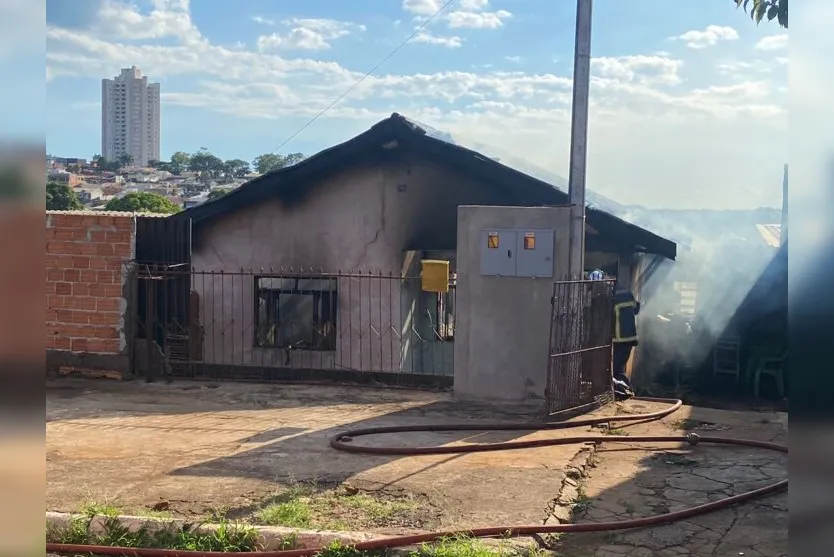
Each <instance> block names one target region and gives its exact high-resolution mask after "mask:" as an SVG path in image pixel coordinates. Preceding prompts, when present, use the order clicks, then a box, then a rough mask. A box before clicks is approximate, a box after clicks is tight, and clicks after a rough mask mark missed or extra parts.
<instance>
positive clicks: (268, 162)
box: [252, 153, 304, 174]
mask: <svg viewBox="0 0 834 557" xmlns="http://www.w3.org/2000/svg"><path fill="white" fill-rule="evenodd" d="M303 160H304V155H302V154H301V153H290V154H289V155H279V154H278V153H264V154H263V155H259V156H258V157H257V158H256V159H255V160H254V161H252V166H254V167H255V170H257V171H258V172H259V173H260V174H265V173H267V172H271V171H273V170H278V169H279V168H284V167H287V166H292V165H294V164H296V163H298V162H301V161H303Z"/></svg>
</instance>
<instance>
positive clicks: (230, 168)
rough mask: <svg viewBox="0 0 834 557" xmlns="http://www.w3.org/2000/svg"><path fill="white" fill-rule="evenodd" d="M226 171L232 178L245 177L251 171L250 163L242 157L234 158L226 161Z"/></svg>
mask: <svg viewBox="0 0 834 557" xmlns="http://www.w3.org/2000/svg"><path fill="white" fill-rule="evenodd" d="M225 171H226V173H227V175H228V176H229V177H230V178H243V177H244V176H246V175H247V174H249V172H250V169H249V163H248V162H246V161H244V160H240V159H232V160H230V161H226V169H225Z"/></svg>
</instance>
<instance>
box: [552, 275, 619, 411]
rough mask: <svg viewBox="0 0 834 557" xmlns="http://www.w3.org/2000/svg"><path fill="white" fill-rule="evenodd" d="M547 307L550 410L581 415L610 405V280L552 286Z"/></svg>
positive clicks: (611, 294) (572, 282)
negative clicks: (586, 409)
mask: <svg viewBox="0 0 834 557" xmlns="http://www.w3.org/2000/svg"><path fill="white" fill-rule="evenodd" d="M551 305H552V310H551V311H552V313H551V322H550V352H549V358H548V364H547V392H546V396H545V399H546V404H547V410H548V412H549V413H550V414H555V413H559V412H568V411H573V410H576V411H579V410H581V409H584V408H586V407H590V406H592V405H595V404H602V403H604V402H607V401H609V400H610V399H611V397H612V391H611V340H612V336H613V308H614V282H613V281H602V280H595V281H587V280H583V281H560V282H555V283H554V284H553V297H552V298H551Z"/></svg>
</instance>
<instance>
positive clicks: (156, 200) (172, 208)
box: [104, 191, 180, 214]
mask: <svg viewBox="0 0 834 557" xmlns="http://www.w3.org/2000/svg"><path fill="white" fill-rule="evenodd" d="M104 208H105V209H106V210H108V211H130V212H134V213H162V214H171V213H177V212H179V210H180V207H178V206H177V205H175V204H174V203H172V202H171V201H170V200H168V199H167V198H165V197H163V196H161V195H159V194H158V193H150V192H144V191H143V192H138V193H129V194H127V195H125V196H124V197H120V198H118V199H111V200H110V201H108V202H107V205H105V206H104Z"/></svg>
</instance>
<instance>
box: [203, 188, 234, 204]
mask: <svg viewBox="0 0 834 557" xmlns="http://www.w3.org/2000/svg"><path fill="white" fill-rule="evenodd" d="M230 191H232V190H231V189H229V188H217V189H213V190H211V191H210V192H209V194H208V201H214V200H215V199H220V198H221V197H223V196H224V195H226V194H227V193H229V192H230Z"/></svg>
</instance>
